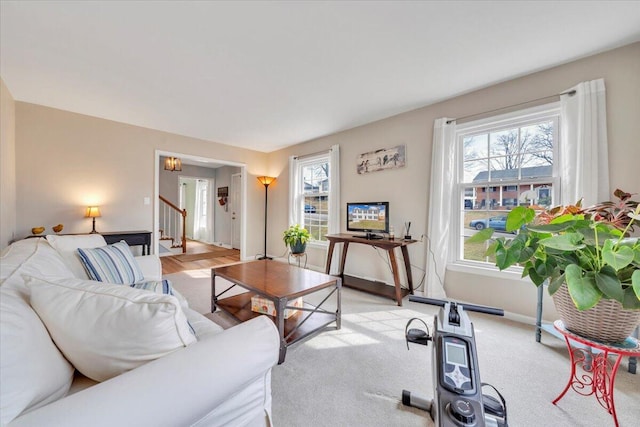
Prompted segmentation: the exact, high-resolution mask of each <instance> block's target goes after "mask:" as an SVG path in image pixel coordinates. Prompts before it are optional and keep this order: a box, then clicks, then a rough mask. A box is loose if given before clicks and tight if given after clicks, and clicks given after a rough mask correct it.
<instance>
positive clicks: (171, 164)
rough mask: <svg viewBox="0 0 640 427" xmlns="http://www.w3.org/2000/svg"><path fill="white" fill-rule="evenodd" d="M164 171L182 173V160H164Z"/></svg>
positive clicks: (173, 158) (174, 158)
mask: <svg viewBox="0 0 640 427" xmlns="http://www.w3.org/2000/svg"><path fill="white" fill-rule="evenodd" d="M164 170H167V171H178V172H179V171H181V170H182V160H180V159H179V158H177V157H166V158H165V159H164Z"/></svg>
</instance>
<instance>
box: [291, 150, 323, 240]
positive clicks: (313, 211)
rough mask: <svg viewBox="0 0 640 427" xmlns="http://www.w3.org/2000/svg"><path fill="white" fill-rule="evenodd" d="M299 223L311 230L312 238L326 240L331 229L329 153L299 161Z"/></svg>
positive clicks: (297, 205)
mask: <svg viewBox="0 0 640 427" xmlns="http://www.w3.org/2000/svg"><path fill="white" fill-rule="evenodd" d="M297 163H298V164H297V167H298V172H297V174H296V175H297V177H298V180H299V182H298V185H297V188H298V189H299V194H298V195H297V197H296V209H297V210H298V212H297V217H298V223H299V224H300V225H301V226H302V227H304V228H306V229H307V230H309V234H311V240H312V241H316V242H321V241H326V238H325V237H324V236H326V235H327V234H328V230H329V189H330V183H329V176H330V174H329V167H330V165H329V155H328V154H327V155H324V156H321V157H315V158H313V159H309V160H300V161H298V162H297Z"/></svg>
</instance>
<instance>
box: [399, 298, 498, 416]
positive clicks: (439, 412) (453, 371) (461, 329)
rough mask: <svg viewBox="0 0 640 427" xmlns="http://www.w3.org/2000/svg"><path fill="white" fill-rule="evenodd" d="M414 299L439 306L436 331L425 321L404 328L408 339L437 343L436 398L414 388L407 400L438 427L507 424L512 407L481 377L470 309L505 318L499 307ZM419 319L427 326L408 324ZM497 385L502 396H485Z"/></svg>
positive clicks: (412, 299) (435, 368)
mask: <svg viewBox="0 0 640 427" xmlns="http://www.w3.org/2000/svg"><path fill="white" fill-rule="evenodd" d="M409 301H414V302H420V303H423V304H431V305H437V306H440V307H441V309H440V310H439V312H438V314H437V315H436V316H435V319H434V326H433V335H430V333H429V329H428V327H427V325H426V323H424V321H422V320H421V319H418V318H414V319H411V320H409V322H408V323H407V326H406V328H405V338H406V340H407V349H408V348H409V343H414V344H420V345H425V346H426V345H428V343H429V341H433V346H432V348H433V357H432V361H433V372H434V375H433V391H434V397H433V399H426V398H424V397H421V396H419V395H416V394H413V393H411V392H410V391H407V390H403V391H402V403H403V404H404V405H406V406H412V407H416V408H419V409H423V410H425V411H427V412H429V413H430V415H431V418H432V419H433V421H434V423H435V425H436V426H438V427H472V426H473V427H485V426H486V427H508V424H507V407H506V403H505V400H504V398H503V397H502V395H501V394H500V393H499V392H498V390H496V389H495V387H493V386H491V385H489V384H484V383H482V382H481V381H480V370H479V368H478V357H477V354H476V342H475V335H474V331H473V324H472V323H471V320H469V316H468V315H467V313H466V311H465V310H468V311H477V312H481V313H488V314H494V315H498V316H503V315H504V311H503V310H501V309H498V308H493V307H485V306H479V305H473V304H460V303H456V302H452V301H443V300H438V299H433V298H425V297H420V296H416V295H411V296H409ZM414 320H418V321H420V322H422V323H423V324H424V326H425V330H423V329H416V328H411V329H410V328H409V326H410V324H411V323H412V322H413V321H414ZM485 386H487V387H491V388H493V390H494V392H495V394H497V396H498V398H495V397H494V396H492V395H489V394H487V395H483V393H482V389H483V387H485Z"/></svg>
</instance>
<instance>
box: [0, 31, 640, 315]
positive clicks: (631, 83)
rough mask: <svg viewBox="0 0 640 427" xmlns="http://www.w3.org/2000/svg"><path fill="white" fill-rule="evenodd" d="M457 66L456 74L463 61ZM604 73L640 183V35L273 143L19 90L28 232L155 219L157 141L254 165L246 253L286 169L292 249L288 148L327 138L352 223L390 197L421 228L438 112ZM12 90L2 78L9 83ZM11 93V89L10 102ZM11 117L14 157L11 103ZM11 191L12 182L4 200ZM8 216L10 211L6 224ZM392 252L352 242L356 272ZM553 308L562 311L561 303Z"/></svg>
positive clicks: (282, 201) (510, 302)
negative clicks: (367, 157)
mask: <svg viewBox="0 0 640 427" xmlns="http://www.w3.org/2000/svg"><path fill="white" fill-rule="evenodd" d="M451 76H452V78H455V72H454V71H452V74H451ZM600 77H603V78H604V79H605V84H606V87H607V110H608V136H609V146H610V152H609V162H610V169H611V189H612V190H613V189H615V188H617V187H620V188H622V189H624V190H626V191H629V192H633V193H640V172H639V170H638V160H637V159H639V158H640V141H639V140H638V135H640V120H638V118H639V117H640V43H635V44H632V45H629V46H625V47H622V48H619V49H616V50H612V51H609V52H605V53H602V54H598V55H594V56H591V57H588V58H584V59H581V60H578V61H574V62H571V63H568V64H565V65H562V66H559V67H556V68H553V69H549V70H545V71H541V72H537V73H534V74H531V75H528V76H524V77H521V78H518V79H514V80H511V81H508V82H504V83H500V84H497V85H494V86H491V87H488V88H485V89H482V90H479V91H475V92H472V93H469V94H465V95H461V96H458V97H456V98H453V99H450V100H447V101H444V102H441V103H438V104H434V105H431V106H427V107H424V108H421V109H418V110H414V111H410V112H407V113H404V114H400V115H398V116H395V117H391V118H388V119H385V120H381V121H378V122H375V123H371V124H368V125H365V126H361V127H358V128H355V129H351V130H348V131H344V132H340V133H336V134H334V135H330V136H327V137H323V138H319V139H317V140H314V141H311V142H307V143H302V144H299V145H296V146H294V147H289V148H287V149H284V150H280V151H276V152H273V153H270V154H268V155H267V154H263V153H258V152H253V151H249V150H243V149H239V148H234V147H230V146H226V145H223V144H216V143H210V142H206V141H201V140H197V139H193V138H188V137H183V136H178V135H172V134H168V133H164V132H159V131H154V130H150V129H145V128H140V127H136V126H129V125H125V124H121V123H116V122H111V121H108V120H102V119H97V118H92V117H88V116H83V115H79V114H73V113H69V112H64V111H60V110H55V109H51V108H47V107H43V106H37V105H33V104H26V103H21V102H17V103H16V104H15V105H16V107H15V108H16V113H15V116H16V136H15V141H16V174H17V237H21V236H25V235H27V234H29V230H30V229H31V227H33V226H37V225H43V226H46V227H47V231H48V232H50V227H51V226H52V225H55V224H57V223H59V222H62V223H64V224H65V231H66V232H86V231H87V230H89V228H90V222H89V220H88V219H84V218H83V217H82V216H83V210H84V207H85V206H87V205H89V204H99V205H101V206H102V213H103V217H102V218H99V219H98V227H99V229H101V230H105V231H107V230H120V229H149V230H151V229H152V224H153V211H152V210H153V205H148V206H147V205H143V198H144V197H153V188H154V187H153V180H154V176H153V175H154V153H155V150H163V151H169V152H179V153H185V154H190V155H196V156H203V157H208V158H215V159H224V160H228V161H234V162H239V163H245V164H246V165H247V170H248V175H249V176H248V177H247V189H248V194H247V204H248V206H247V213H248V214H247V217H248V218H247V234H248V238H247V243H248V247H247V254H246V255H248V256H250V255H251V254H257V253H261V252H262V233H263V228H262V220H263V201H264V198H263V197H264V187H263V186H262V185H261V184H259V183H258V181H257V180H256V179H255V177H256V176H259V175H265V174H266V175H271V176H276V177H277V178H278V180H277V181H276V182H275V183H274V184H272V185H271V186H270V187H269V229H268V253H269V254H272V255H282V254H284V253H285V247H284V244H283V243H282V240H281V233H282V230H284V229H285V228H286V227H287V225H288V224H287V204H288V156H289V155H291V154H295V155H304V154H307V153H313V152H316V151H319V150H326V149H328V148H329V147H330V146H331V145H333V144H339V145H340V149H341V182H340V186H341V191H342V195H341V197H342V202H341V205H342V206H341V212H342V219H341V227H342V229H343V230H344V228H345V225H344V221H345V220H344V205H345V203H346V202H347V201H367V200H388V201H389V202H390V203H391V211H390V214H391V215H390V216H391V224H392V225H393V226H394V227H395V229H396V233H397V234H399V233H401V230H402V224H403V222H404V221H412V230H411V232H412V235H413V236H414V238H419V237H420V236H421V235H423V234H424V235H428V230H426V224H427V200H428V197H427V189H428V187H429V177H430V164H431V141H432V134H433V121H434V120H435V119H436V118H438V117H461V116H465V115H469V114H475V113H480V112H484V111H489V110H492V109H496V108H500V107H504V106H507V105H513V104H517V103H520V102H523V101H528V100H531V99H535V98H539V97H540V96H543V95H547V94H553V93H558V92H560V91H563V90H565V89H568V88H570V87H572V86H574V85H575V84H576V83H578V82H581V81H585V80H592V79H596V78H600ZM4 90H5V89H4V87H3V93H4ZM7 99H10V98H7ZM4 100H5V98H4V95H3V110H4V103H5V101H4ZM8 104H11V102H8ZM2 121H3V133H2V135H3V136H2V138H3V140H2V146H3V158H4V149H5V130H4V122H5V113H4V111H3V115H2ZM8 138H9V141H10V139H11V138H10V137H8ZM398 144H405V145H406V146H407V166H406V167H405V168H402V169H396V170H390V171H383V172H377V173H371V174H367V175H357V173H356V167H355V162H356V157H357V155H358V154H360V153H363V152H367V151H371V150H375V149H378V148H385V147H392V146H395V145H398ZM3 162H4V160H3ZM3 166H4V164H3ZM3 169H4V168H3ZM4 173H5V172H4V170H3V174H4ZM3 183H4V175H3ZM3 185H4V184H3ZM4 197H5V195H4V194H3V208H4ZM3 221H4V219H3ZM4 227H5V226H4V222H3V233H4V232H5V231H4V230H5V228H4ZM9 229H10V226H9ZM409 253H410V256H411V261H412V264H413V265H414V267H413V276H414V281H415V282H416V285H417V284H419V282H420V279H421V278H422V276H423V271H424V265H425V243H424V242H421V243H416V244H414V245H411V246H410V247H409ZM324 259H325V251H324V250H323V249H317V248H309V264H310V265H312V266H315V267H317V268H323V267H324ZM384 259H385V255H384V254H381V253H378V252H375V251H374V250H372V249H371V248H368V247H359V248H357V247H354V248H353V249H350V251H349V259H348V260H347V272H349V273H352V274H356V275H360V276H363V277H371V278H376V279H378V280H383V281H386V282H388V283H391V281H392V280H391V274H390V272H389V268H388V267H387V266H386V263H385V262H384V261H383V260H384ZM445 282H446V289H447V291H448V294H449V296H450V297H452V298H456V299H460V300H467V301H472V302H476V303H479V304H489V305H496V306H501V307H504V308H505V309H506V310H508V311H511V312H514V313H518V314H521V315H525V316H532V315H533V313H534V311H535V289H534V287H533V286H531V285H528V283H526V282H525V283H522V282H521V281H518V280H517V279H510V278H507V279H500V280H496V279H495V278H492V277H488V276H482V275H477V274H468V273H461V272H452V271H449V272H448V273H447V276H446V280H445ZM549 306H550V304H547V307H549ZM547 313H551V314H550V316H552V311H547Z"/></svg>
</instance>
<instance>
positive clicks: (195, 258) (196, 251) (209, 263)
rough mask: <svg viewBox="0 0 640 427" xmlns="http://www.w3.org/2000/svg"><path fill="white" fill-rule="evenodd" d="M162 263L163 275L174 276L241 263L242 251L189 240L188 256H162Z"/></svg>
mask: <svg viewBox="0 0 640 427" xmlns="http://www.w3.org/2000/svg"><path fill="white" fill-rule="evenodd" d="M160 262H161V263H162V274H172V273H178V272H180V271H185V270H197V269H201V268H211V267H220V266H221V265H226V264H233V263H236V262H240V251H239V250H237V249H227V248H222V247H220V246H215V245H209V244H206V243H201V242H196V241H194V240H189V241H188V242H187V253H186V254H179V255H171V256H162V257H160Z"/></svg>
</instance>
